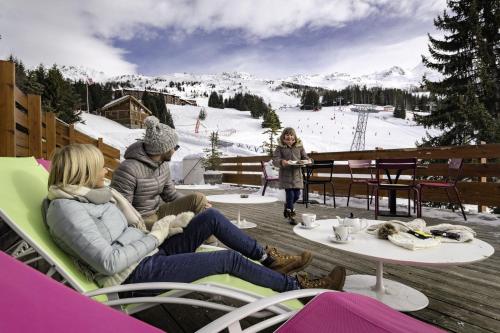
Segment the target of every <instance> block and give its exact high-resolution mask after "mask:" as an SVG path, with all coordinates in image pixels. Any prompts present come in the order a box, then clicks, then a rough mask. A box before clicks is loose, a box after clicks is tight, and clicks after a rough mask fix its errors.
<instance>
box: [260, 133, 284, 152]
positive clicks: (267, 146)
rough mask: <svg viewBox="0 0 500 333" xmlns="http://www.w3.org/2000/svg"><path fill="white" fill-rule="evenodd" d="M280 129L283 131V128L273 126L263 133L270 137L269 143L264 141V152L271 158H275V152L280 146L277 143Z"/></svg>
mask: <svg viewBox="0 0 500 333" xmlns="http://www.w3.org/2000/svg"><path fill="white" fill-rule="evenodd" d="M280 129H281V127H276V126H272V127H269V129H267V130H265V131H264V132H262V134H268V135H269V139H268V141H264V142H263V143H262V148H264V151H265V152H266V153H267V155H269V156H273V153H274V150H275V149H276V146H277V145H278V142H277V141H278V137H279V130H280Z"/></svg>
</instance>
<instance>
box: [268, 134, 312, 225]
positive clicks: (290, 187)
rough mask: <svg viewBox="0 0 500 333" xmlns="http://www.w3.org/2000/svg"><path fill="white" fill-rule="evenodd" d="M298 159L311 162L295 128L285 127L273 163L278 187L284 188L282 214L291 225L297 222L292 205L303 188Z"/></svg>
mask: <svg viewBox="0 0 500 333" xmlns="http://www.w3.org/2000/svg"><path fill="white" fill-rule="evenodd" d="M300 161H304V162H307V163H310V162H311V160H310V159H309V157H308V156H307V154H306V151H305V150H304V146H303V145H302V141H301V140H300V139H299V138H298V137H297V134H296V133H295V130H294V129H293V128H291V127H287V128H285V129H284V130H283V133H281V136H280V138H279V143H278V147H276V150H275V151H274V155H273V164H274V166H276V167H278V168H280V171H279V180H280V188H282V189H284V190H285V194H286V203H285V207H284V210H283V216H284V217H285V218H287V219H288V222H289V223H290V224H291V225H296V224H297V222H296V221H295V215H296V213H295V209H294V208H293V205H294V204H295V203H296V202H297V200H299V197H300V189H302V188H304V184H303V180H302V171H301V169H300V166H297V165H296V164H297V163H300Z"/></svg>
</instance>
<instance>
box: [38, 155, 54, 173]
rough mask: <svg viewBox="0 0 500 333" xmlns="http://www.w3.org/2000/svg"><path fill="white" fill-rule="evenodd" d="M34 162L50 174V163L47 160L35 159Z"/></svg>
mask: <svg viewBox="0 0 500 333" xmlns="http://www.w3.org/2000/svg"><path fill="white" fill-rule="evenodd" d="M36 161H37V162H38V164H40V165H41V166H43V167H44V168H45V170H47V171H49V172H50V166H51V162H50V161H49V160H46V159H43V158H37V159H36Z"/></svg>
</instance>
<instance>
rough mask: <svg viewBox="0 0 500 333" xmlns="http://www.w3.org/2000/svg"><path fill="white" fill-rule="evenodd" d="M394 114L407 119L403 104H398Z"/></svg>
mask: <svg viewBox="0 0 500 333" xmlns="http://www.w3.org/2000/svg"><path fill="white" fill-rule="evenodd" d="M393 115H394V117H396V118H401V119H406V110H405V109H404V107H402V106H401V105H396V107H395V108H394V113H393Z"/></svg>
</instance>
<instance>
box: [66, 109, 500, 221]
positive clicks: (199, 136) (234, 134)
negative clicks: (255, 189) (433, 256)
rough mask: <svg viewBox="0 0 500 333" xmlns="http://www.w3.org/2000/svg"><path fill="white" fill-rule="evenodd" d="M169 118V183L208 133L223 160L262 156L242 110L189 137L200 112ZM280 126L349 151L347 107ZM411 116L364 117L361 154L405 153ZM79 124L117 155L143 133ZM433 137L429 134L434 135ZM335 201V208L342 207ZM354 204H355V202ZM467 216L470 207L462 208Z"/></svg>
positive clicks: (98, 120)
mask: <svg viewBox="0 0 500 333" xmlns="http://www.w3.org/2000/svg"><path fill="white" fill-rule="evenodd" d="M168 108H169V110H170V112H171V113H172V116H173V119H174V123H175V126H176V130H177V132H178V135H179V138H180V142H179V145H180V146H181V149H179V150H178V151H177V152H176V154H175V155H174V157H173V160H172V163H171V171H172V175H173V178H174V179H175V180H180V179H182V159H183V158H184V157H186V156H188V155H198V156H202V155H203V149H204V148H206V147H208V145H209V140H208V136H209V134H210V132H212V131H217V130H218V131H219V137H220V140H222V141H224V146H223V147H222V148H221V151H222V152H223V154H224V155H225V156H236V155H238V156H251V155H262V154H263V153H262V148H261V146H262V142H263V141H265V140H267V136H266V135H264V134H262V132H263V131H264V129H263V128H262V127H261V123H262V119H253V118H252V117H251V116H250V112H248V111H238V110H234V109H214V108H208V107H206V108H205V109H206V111H207V118H206V120H204V121H203V122H202V124H201V126H200V127H199V133H195V125H196V119H197V117H198V114H199V111H200V107H194V106H179V105H168ZM277 112H278V115H279V117H280V120H281V123H282V126H283V127H286V126H291V127H294V128H295V129H296V130H297V133H298V136H299V137H301V138H302V140H303V142H304V145H305V148H306V151H308V152H309V151H317V152H326V151H347V150H349V149H350V146H351V142H352V138H353V133H354V129H355V127H356V122H357V116H358V114H357V113H356V112H351V111H350V109H349V108H348V107H327V108H323V109H322V110H320V111H316V112H313V111H304V110H299V109H298V108H295V107H292V108H282V109H280V110H278V111H277ZM412 117H413V115H412V113H407V119H406V120H403V119H398V118H394V117H393V116H392V114H391V113H389V112H387V113H385V112H380V113H374V114H370V116H369V119H368V125H367V130H366V149H374V148H375V147H382V148H385V149H390V148H407V147H414V146H415V142H416V141H417V140H420V139H421V138H422V137H423V136H425V133H426V130H425V129H424V128H422V127H421V126H418V125H416V124H415V122H414V121H413V120H412ZM83 120H84V123H79V124H77V125H76V128H77V129H78V130H79V131H81V132H84V133H86V134H88V135H90V136H92V137H95V138H97V137H102V138H103V139H104V142H105V143H107V144H110V145H112V146H114V147H116V148H118V149H120V151H121V153H122V156H123V153H124V152H125V150H126V148H127V147H128V146H129V145H130V144H132V143H133V142H135V140H137V139H140V138H141V137H142V136H143V134H144V130H142V129H128V128H126V127H124V126H122V125H120V124H118V123H116V122H114V121H112V120H109V119H106V118H103V117H99V116H95V115H92V114H87V113H84V114H83ZM434 133H435V132H434ZM266 195H272V196H277V197H278V198H279V199H280V200H284V197H283V196H284V194H283V193H282V191H277V190H273V189H269V190H268V191H266ZM343 200H344V199H343V198H339V204H340V205H342V204H345V202H343ZM344 201H345V200H344ZM358 201H359V202H358ZM353 205H354V207H357V206H359V208H363V207H365V206H364V205H365V202H364V201H363V200H357V199H354V201H353ZM467 209H468V210H469V211H470V212H471V213H472V212H474V210H475V207H474V206H467ZM424 216H433V217H442V218H444V219H447V220H453V221H455V220H456V221H457V222H458V221H461V220H462V217H461V215H460V214H459V213H452V212H451V211H449V210H446V209H444V210H439V209H429V208H424ZM468 219H469V220H470V221H471V222H478V223H487V224H492V223H498V218H497V217H496V216H495V215H492V214H477V213H474V214H471V215H469V216H468Z"/></svg>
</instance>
